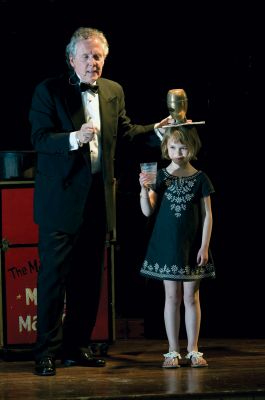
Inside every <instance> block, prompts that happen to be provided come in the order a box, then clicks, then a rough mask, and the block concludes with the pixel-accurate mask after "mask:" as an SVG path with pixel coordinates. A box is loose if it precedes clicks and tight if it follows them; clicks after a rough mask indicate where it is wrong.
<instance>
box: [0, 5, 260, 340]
mask: <svg viewBox="0 0 265 400" xmlns="http://www.w3.org/2000/svg"><path fill="white" fill-rule="evenodd" d="M143 7H144V8H143ZM252 10H253V9H251V10H250V9H249V8H248V9H246V10H244V9H243V6H242V5H241V6H240V10H237V11H236V12H234V14H232V13H231V10H230V9H229V11H228V8H227V7H226V6H225V5H224V4H223V3H222V5H218V3H215V4H214V8H211V7H210V6H209V5H206V3H205V4H204V3H203V2H196V3H195V4H192V3H188V2H185V3H184V4H183V3H181V2H177V1H174V2H173V1H172V2H170V1H163V2H162V3H161V4H159V5H152V7H151V6H150V5H148V4H144V2H139V3H138V2H137V1H133V2H132V1H127V2H126V3H124V7H120V6H118V3H116V2H115V1H114V2H113V1H112V2H111V1H110V2H108V3H107V4H104V3H101V2H97V3H95V2H93V3H92V2H91V3H90V2H88V1H78V0H76V1H70V0H69V2H66V1H56V0H54V1H34V2H33V1H32V2H26V1H24V2H23V1H20V2H19V1H8V0H6V1H3V0H2V1H0V22H1V26H0V29H1V31H0V32H1V86H0V90H1V108H0V110H1V136H0V138H1V139H0V147H1V148H0V150H3V151H5V150H31V149H32V148H31V144H30V127H29V123H28V111H29V105H30V100H31V96H32V91H33V89H34V87H35V85H36V84H37V83H38V82H39V81H41V80H43V79H44V78H46V77H48V76H53V75H56V74H58V73H61V72H62V71H63V70H65V69H66V64H65V56H64V51H65V46H66V44H67V43H68V42H69V39H70V36H71V35H72V33H73V31H74V30H75V29H76V28H78V27H79V26H91V27H96V28H98V29H100V30H102V31H103V32H104V33H105V34H106V36H107V39H108V41H109V45H110V54H109V56H108V58H107V60H106V64H105V67H104V73H103V76H104V77H106V78H109V79H113V80H117V81H118V82H119V83H120V84H122V86H123V88H124V90H125V95H126V104H127V112H128V115H129V116H130V117H131V118H132V120H133V122H135V123H141V124H142V123H143V124H144V123H151V122H155V121H159V120H160V119H161V118H164V117H165V116H167V115H168V111H167V108H166V94H167V91H168V90H169V89H172V88H184V89H185V91H186V92H187V95H188V98H189V109H188V118H191V119H193V120H194V121H198V120H205V121H206V125H205V126H202V127H200V128H199V134H200V137H201V139H202V143H203V148H202V150H201V153H200V155H199V160H198V162H197V165H196V166H197V167H198V168H202V169H203V170H204V171H205V172H206V173H207V174H208V175H209V177H210V178H211V180H212V182H213V184H214V186H215V190H216V194H215V195H214V196H213V215H214V228H213V236H212V246H211V247H212V251H213V254H214V258H215V264H216V270H217V279H216V280H214V281H205V282H203V283H202V287H201V304H202V327H201V336H204V337H214V336H215V337H233V336H234V337H264V328H263V325H264V324H262V319H263V314H264V310H263V309H264V299H263V297H264V279H263V278H264V272H263V271H264V267H265V265H264V256H263V254H264V251H263V248H262V244H263V240H262V239H263V237H264V233H263V222H262V220H263V204H262V202H261V199H262V198H263V195H262V194H261V191H262V186H263V185H262V180H261V178H260V176H259V174H260V171H261V167H260V164H261V163H260V159H261V158H260V157H259V156H258V153H259V150H260V149H262V146H261V144H262V141H263V138H262V135H263V132H262V130H263V129H262V126H260V125H262V122H260V125H258V121H260V120H261V121H262V118H263V114H262V111H263V110H262V108H261V103H262V96H260V94H261V93H262V91H261V87H262V81H263V75H262V68H261V59H260V56H259V54H260V53H259V52H257V51H255V48H254V45H253V43H255V44H257V40H258V38H259V37H260V35H259V32H258V29H259V27H260V26H261V25H260V24H259V23H258V19H259V12H258V10H257V9H256V8H255V13H254V11H252ZM253 52H254V53H253ZM260 111H261V112H260ZM125 155H126V157H125V159H126V160H127V162H125V163H124V164H123V170H122V171H120V172H122V175H123V179H122V180H121V186H120V191H119V193H118V199H117V206H118V226H117V228H118V246H117V251H116V268H115V282H116V312H117V316H118V317H121V318H141V317H144V318H145V330H146V336H147V337H157V336H158V337H159V336H161V335H164V328H163V302H164V297H163V296H164V295H163V288H162V284H161V282H155V281H153V282H147V281H145V280H143V279H142V278H140V277H139V274H138V271H139V265H140V261H141V257H142V254H143V252H144V246H145V241H146V234H147V227H146V219H145V218H144V217H143V216H142V214H141V213H140V210H139V194H138V193H139V187H138V173H139V162H140V161H148V160H153V159H157V160H158V161H159V152H158V150H157V149H156V148H152V149H151V150H150V148H146V147H141V146H140V145H139V143H138V145H137V144H135V145H133V146H131V148H130V150H127V153H126V154H125ZM124 165H126V169H127V170H124V168H125V167H124ZM183 334H184V333H183Z"/></svg>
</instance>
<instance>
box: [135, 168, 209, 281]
mask: <svg viewBox="0 0 265 400" xmlns="http://www.w3.org/2000/svg"><path fill="white" fill-rule="evenodd" d="M155 191H156V192H157V196H158V197H157V201H158V202H157V207H156V214H155V215H154V217H155V220H154V226H153V230H152V233H151V237H150V240H149V243H148V247H147V252H146V256H145V259H144V262H143V265H142V267H141V270H140V274H141V275H143V276H145V277H148V278H153V279H160V280H185V281H190V280H196V279H202V278H215V267H214V263H213V259H212V255H211V251H209V260H208V263H207V265H205V266H198V265H197V261H196V258H197V253H198V251H199V249H200V247H201V238H202V217H201V205H200V202H201V199H202V198H203V197H206V196H209V195H210V194H211V193H214V188H213V185H212V183H211V181H210V179H209V178H208V176H207V175H206V174H205V173H204V172H202V171H197V172H196V173H195V174H193V175H192V176H188V177H181V178H180V177H176V176H173V175H171V174H169V173H168V172H167V171H166V169H164V168H163V169H161V170H159V171H158V176H157V184H156V188H155Z"/></svg>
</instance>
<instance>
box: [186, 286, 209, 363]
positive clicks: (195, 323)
mask: <svg viewBox="0 0 265 400" xmlns="http://www.w3.org/2000/svg"><path fill="white" fill-rule="evenodd" d="M199 287H200V281H192V282H184V283H183V291H184V294H183V298H184V305H185V325H186V332H187V338H188V346H187V350H188V358H189V359H190V361H191V365H192V366H193V367H199V366H200V367H204V366H207V362H206V360H204V358H203V357H202V355H203V354H202V353H200V352H199V351H198V340H199V333H200V325H201V306H200V293H199Z"/></svg>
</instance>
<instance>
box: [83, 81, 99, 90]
mask: <svg viewBox="0 0 265 400" xmlns="http://www.w3.org/2000/svg"><path fill="white" fill-rule="evenodd" d="M79 87H80V91H81V92H85V91H86V90H90V91H91V92H93V93H97V92H98V85H91V84H90V83H86V82H80V85H79Z"/></svg>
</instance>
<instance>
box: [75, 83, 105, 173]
mask: <svg viewBox="0 0 265 400" xmlns="http://www.w3.org/2000/svg"><path fill="white" fill-rule="evenodd" d="M81 95H82V102H83V107H84V113H85V118H86V122H88V121H91V120H92V121H93V127H94V128H95V129H96V133H95V135H94V138H93V140H91V141H90V142H89V147H90V158H91V169H92V174H94V173H96V172H100V171H101V153H102V147H101V132H100V115H99V100H98V94H97V93H90V92H89V91H88V90H87V91H86V92H82V94H81ZM75 134H76V132H71V134H70V149H71V150H77V149H78V142H77V139H76V135H75Z"/></svg>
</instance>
